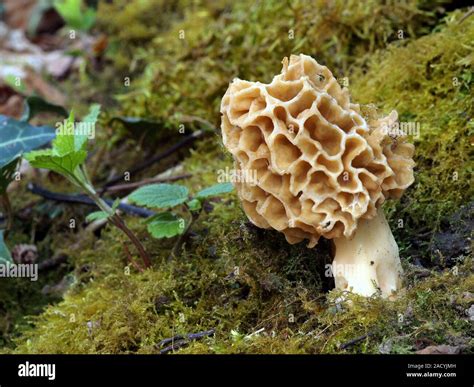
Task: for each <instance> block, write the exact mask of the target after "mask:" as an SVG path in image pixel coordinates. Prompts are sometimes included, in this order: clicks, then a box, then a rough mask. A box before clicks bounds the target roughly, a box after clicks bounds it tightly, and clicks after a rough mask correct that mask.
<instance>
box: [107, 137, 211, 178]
mask: <svg viewBox="0 0 474 387" xmlns="http://www.w3.org/2000/svg"><path fill="white" fill-rule="evenodd" d="M204 133H205V132H204V131H202V130H197V131H195V132H193V133H191V134H190V135H189V136H186V137H185V138H184V139H182V140H181V141H179V142H177V143H176V144H174V145H172V146H171V147H170V148H168V149H167V150H165V151H164V152H162V153H160V154H158V155H156V156H155V157H151V158H150V159H148V160H146V161H144V162H142V163H141V164H138V165H137V166H136V167H135V168H132V169H131V170H130V171H128V172H129V173H130V175H132V174H134V173H137V172H140V171H142V170H144V169H146V168H148V167H149V166H150V165H153V164H155V163H157V162H158V161H161V160H163V159H165V158H167V157H168V156H171V155H172V154H173V153H175V152H176V151H178V150H180V149H181V148H183V147H185V146H187V145H189V144H191V143H193V142H194V141H195V140H197V139H198V138H199V137H202V135H203V134H204ZM121 180H123V175H117V176H114V177H112V178H111V179H109V181H107V183H106V184H105V187H109V186H111V185H114V184H115V183H118V182H119V181H121Z"/></svg>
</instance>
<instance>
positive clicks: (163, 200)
mask: <svg viewBox="0 0 474 387" xmlns="http://www.w3.org/2000/svg"><path fill="white" fill-rule="evenodd" d="M188 194H189V192H188V189H187V188H186V187H183V186H182V185H177V184H151V185H146V186H144V187H141V188H139V189H137V190H136V191H134V192H132V194H131V195H130V196H129V197H128V199H129V200H130V201H131V202H133V203H136V204H138V205H140V206H146V207H151V208H167V207H174V206H177V205H178V204H182V203H184V202H185V201H186V200H187V199H188Z"/></svg>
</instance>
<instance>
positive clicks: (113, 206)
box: [112, 198, 120, 212]
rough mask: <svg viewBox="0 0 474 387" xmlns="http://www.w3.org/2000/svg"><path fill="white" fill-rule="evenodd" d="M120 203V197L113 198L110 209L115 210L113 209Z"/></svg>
mask: <svg viewBox="0 0 474 387" xmlns="http://www.w3.org/2000/svg"><path fill="white" fill-rule="evenodd" d="M119 205H120V199H119V198H117V199H115V200H114V202H113V203H112V211H114V212H115V210H116V209H117V208H118V206H119Z"/></svg>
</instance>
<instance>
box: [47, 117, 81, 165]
mask: <svg viewBox="0 0 474 387" xmlns="http://www.w3.org/2000/svg"><path fill="white" fill-rule="evenodd" d="M86 144H87V135H84V134H80V133H78V131H77V130H76V126H75V123H74V112H73V111H71V114H70V115H69V118H68V119H67V120H64V121H63V122H62V123H61V125H58V128H57V130H56V138H55V139H54V141H53V153H54V154H55V155H57V156H64V155H67V154H69V153H71V152H78V151H81V150H85V148H86Z"/></svg>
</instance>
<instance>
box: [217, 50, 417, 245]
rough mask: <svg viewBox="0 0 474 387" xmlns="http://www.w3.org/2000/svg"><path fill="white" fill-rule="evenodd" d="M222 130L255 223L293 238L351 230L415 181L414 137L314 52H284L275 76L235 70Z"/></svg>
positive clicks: (313, 237) (224, 101)
mask: <svg viewBox="0 0 474 387" xmlns="http://www.w3.org/2000/svg"><path fill="white" fill-rule="evenodd" d="M221 113H222V125H221V126H222V137H223V142H224V145H225V146H226V148H227V149H228V150H229V151H230V152H231V153H232V155H233V157H234V160H235V163H234V165H235V169H236V170H237V172H238V173H237V174H236V175H238V176H239V179H236V181H234V182H233V183H234V185H235V186H236V188H237V192H238V194H239V197H240V199H241V200H242V204H243V208H244V211H245V213H246V214H247V216H248V218H249V219H250V221H251V222H252V223H254V224H255V225H256V226H258V227H261V228H273V229H275V230H278V231H281V232H282V233H284V235H285V237H286V239H287V241H288V242H289V243H291V244H293V243H297V242H300V241H302V240H304V239H308V240H309V243H308V246H309V247H312V246H314V245H316V243H317V242H318V239H319V237H320V236H323V237H325V238H328V239H331V238H339V237H341V236H344V237H348V238H349V237H351V236H352V235H353V233H354V231H355V230H356V228H357V223H358V220H359V219H361V218H362V219H371V218H373V217H374V216H375V215H376V213H377V208H378V207H379V206H380V205H381V204H382V203H383V202H384V201H385V199H386V198H399V197H400V196H401V195H402V194H403V191H404V190H405V189H406V188H407V187H408V186H409V185H410V184H412V183H413V181H414V178H413V166H414V162H413V159H412V156H413V153H414V146H413V145H412V144H409V143H407V142H406V136H404V135H395V136H394V135H392V133H391V131H389V130H387V129H388V128H391V127H393V126H394V125H395V124H396V122H397V113H396V111H392V113H391V114H390V115H389V116H387V117H385V118H382V119H376V120H372V121H370V122H368V121H366V119H365V118H364V117H363V116H362V115H361V114H360V110H359V106H358V105H355V104H353V103H351V102H350V99H349V92H348V90H347V89H346V88H344V89H343V88H341V86H340V85H339V83H338V82H337V80H336V78H335V77H334V76H333V75H332V73H331V71H329V69H328V68H327V67H325V66H321V65H320V64H318V63H317V62H316V61H315V60H314V59H313V58H311V57H310V56H307V55H302V54H301V55H292V56H291V57H290V60H289V62H288V58H285V59H284V60H283V70H282V72H281V74H279V75H277V76H275V77H274V78H273V80H272V82H271V83H269V84H263V83H260V82H248V81H244V80H241V79H234V80H233V81H232V82H231V84H230V85H229V88H228V89H227V92H226V93H225V95H224V97H223V98H222V103H221Z"/></svg>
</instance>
